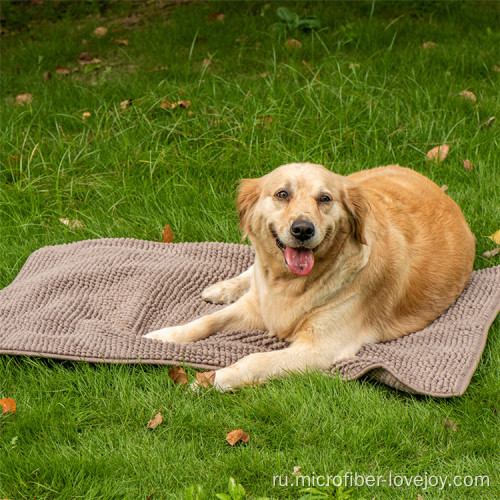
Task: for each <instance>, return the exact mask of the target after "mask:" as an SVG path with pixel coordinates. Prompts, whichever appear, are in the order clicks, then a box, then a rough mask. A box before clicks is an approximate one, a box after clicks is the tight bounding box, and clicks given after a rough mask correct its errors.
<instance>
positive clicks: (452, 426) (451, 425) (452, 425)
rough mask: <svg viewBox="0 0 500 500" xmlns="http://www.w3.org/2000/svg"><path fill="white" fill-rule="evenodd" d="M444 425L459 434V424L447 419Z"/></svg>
mask: <svg viewBox="0 0 500 500" xmlns="http://www.w3.org/2000/svg"><path fill="white" fill-rule="evenodd" d="M443 424H444V425H445V427H449V428H450V429H451V430H452V431H453V432H457V424H456V423H455V422H453V420H450V419H449V418H446V419H444V420H443Z"/></svg>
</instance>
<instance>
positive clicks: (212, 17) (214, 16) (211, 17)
mask: <svg viewBox="0 0 500 500" xmlns="http://www.w3.org/2000/svg"><path fill="white" fill-rule="evenodd" d="M224 17H226V16H225V15H224V14H223V13H222V12H212V13H211V14H208V16H207V20H208V21H218V22H221V21H222V20H223V19H224Z"/></svg>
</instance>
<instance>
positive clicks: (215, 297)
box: [201, 282, 234, 304]
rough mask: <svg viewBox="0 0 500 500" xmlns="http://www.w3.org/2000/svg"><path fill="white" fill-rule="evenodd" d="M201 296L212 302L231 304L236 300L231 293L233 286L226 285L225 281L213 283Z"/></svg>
mask: <svg viewBox="0 0 500 500" xmlns="http://www.w3.org/2000/svg"><path fill="white" fill-rule="evenodd" d="M201 298H202V299H203V300H205V301H207V302H210V303H212V304H229V303H231V302H234V299H233V298H232V294H231V287H228V286H227V285H224V283H223V282H222V283H215V285H211V286H209V287H207V288H205V290H203V292H201Z"/></svg>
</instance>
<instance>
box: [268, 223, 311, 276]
mask: <svg viewBox="0 0 500 500" xmlns="http://www.w3.org/2000/svg"><path fill="white" fill-rule="evenodd" d="M272 233H273V236H274V240H275V241H276V245H277V247H278V248H279V249H280V250H281V251H282V252H283V255H284V256H285V262H286V263H287V265H288V267H289V269H290V272H292V273H293V274H295V275H297V276H305V275H306V274H309V273H310V272H311V271H312V268H313V266H314V252H315V251H316V250H317V249H318V247H316V248H313V249H311V248H306V247H297V248H293V247H287V246H286V245H285V244H284V243H283V242H282V241H281V240H280V239H279V238H278V235H277V234H276V232H275V231H274V230H272Z"/></svg>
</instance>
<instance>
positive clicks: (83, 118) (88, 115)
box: [82, 111, 92, 121]
mask: <svg viewBox="0 0 500 500" xmlns="http://www.w3.org/2000/svg"><path fill="white" fill-rule="evenodd" d="M91 116H92V115H91V114H90V113H89V112H88V111H85V112H84V113H83V115H82V120H83V121H86V120H87V118H90V117H91Z"/></svg>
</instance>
